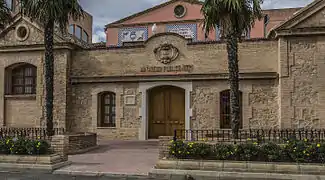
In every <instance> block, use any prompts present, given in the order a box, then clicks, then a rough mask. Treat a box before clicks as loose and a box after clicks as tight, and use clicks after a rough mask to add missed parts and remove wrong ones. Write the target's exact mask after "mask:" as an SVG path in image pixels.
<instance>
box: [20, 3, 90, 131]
mask: <svg viewBox="0 0 325 180" xmlns="http://www.w3.org/2000/svg"><path fill="white" fill-rule="evenodd" d="M20 3H21V10H22V12H23V13H24V15H26V16H27V17H29V18H31V19H32V20H36V21H38V22H39V23H41V24H42V25H43V26H44V44H45V63H44V66H45V67H44V68H45V88H46V93H45V101H46V104H45V107H46V128H47V134H48V135H49V136H52V135H53V134H54V131H53V89H54V88H53V84H54V83H53V76H54V68H53V66H54V53H53V45H54V42H53V36H54V27H55V25H56V24H57V25H58V27H59V28H60V30H61V31H62V32H63V33H66V31H67V26H68V22H69V19H70V18H72V19H74V20H79V19H80V18H82V17H84V11H83V9H82V7H81V6H80V4H79V0H20Z"/></svg>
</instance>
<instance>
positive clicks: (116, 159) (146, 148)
mask: <svg viewBox="0 0 325 180" xmlns="http://www.w3.org/2000/svg"><path fill="white" fill-rule="evenodd" d="M99 145H100V147H99V149H96V150H94V151H91V152H88V153H86V154H80V155H72V156H69V160H70V161H72V165H70V166H67V167H64V168H62V169H59V170H56V171H55V172H54V174H72V175H88V176H101V175H105V174H119V175H120V174H125V175H142V176H146V175H148V173H149V171H150V170H151V168H152V167H153V166H154V165H155V164H156V162H157V160H158V141H105V142H101V143H100V144H99Z"/></svg>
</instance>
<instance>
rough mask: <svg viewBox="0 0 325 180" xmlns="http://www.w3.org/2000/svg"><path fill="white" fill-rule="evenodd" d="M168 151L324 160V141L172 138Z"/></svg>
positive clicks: (193, 155)
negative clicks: (231, 141) (230, 141)
mask: <svg viewBox="0 0 325 180" xmlns="http://www.w3.org/2000/svg"><path fill="white" fill-rule="evenodd" d="M169 153H170V155H171V156H172V157H174V158H178V159H214V160H239V161H267V162H279V161H281V162H298V163H325V143H314V142H309V141H308V140H307V139H305V140H303V141H298V140H295V139H291V140H287V141H285V143H284V144H276V143H272V142H268V143H264V144H258V143H257V142H253V141H247V142H246V143H244V144H238V145H234V144H215V145H211V144H206V143H196V142H183V141H180V140H177V141H175V142H174V141H172V142H171V145H170V149H169Z"/></svg>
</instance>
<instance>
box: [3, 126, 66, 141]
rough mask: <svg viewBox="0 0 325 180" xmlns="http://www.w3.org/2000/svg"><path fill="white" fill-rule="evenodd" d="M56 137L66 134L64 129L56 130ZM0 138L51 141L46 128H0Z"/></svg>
mask: <svg viewBox="0 0 325 180" xmlns="http://www.w3.org/2000/svg"><path fill="white" fill-rule="evenodd" d="M53 130H54V135H62V134H64V132H65V130H64V128H54V129H53ZM0 137H2V138H3V137H27V138H31V139H43V140H45V139H49V137H48V135H47V133H46V128H0Z"/></svg>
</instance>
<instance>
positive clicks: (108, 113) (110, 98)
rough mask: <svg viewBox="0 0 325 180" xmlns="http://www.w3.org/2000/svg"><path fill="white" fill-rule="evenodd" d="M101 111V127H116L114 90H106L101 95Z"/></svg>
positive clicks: (99, 124)
mask: <svg viewBox="0 0 325 180" xmlns="http://www.w3.org/2000/svg"><path fill="white" fill-rule="evenodd" d="M99 99H100V101H99V102H100V110H99V111H100V112H99V117H100V119H99V123H98V126H99V127H116V119H115V118H116V112H115V110H116V95H115V93H113V92H104V93H101V94H100V95H99Z"/></svg>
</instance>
